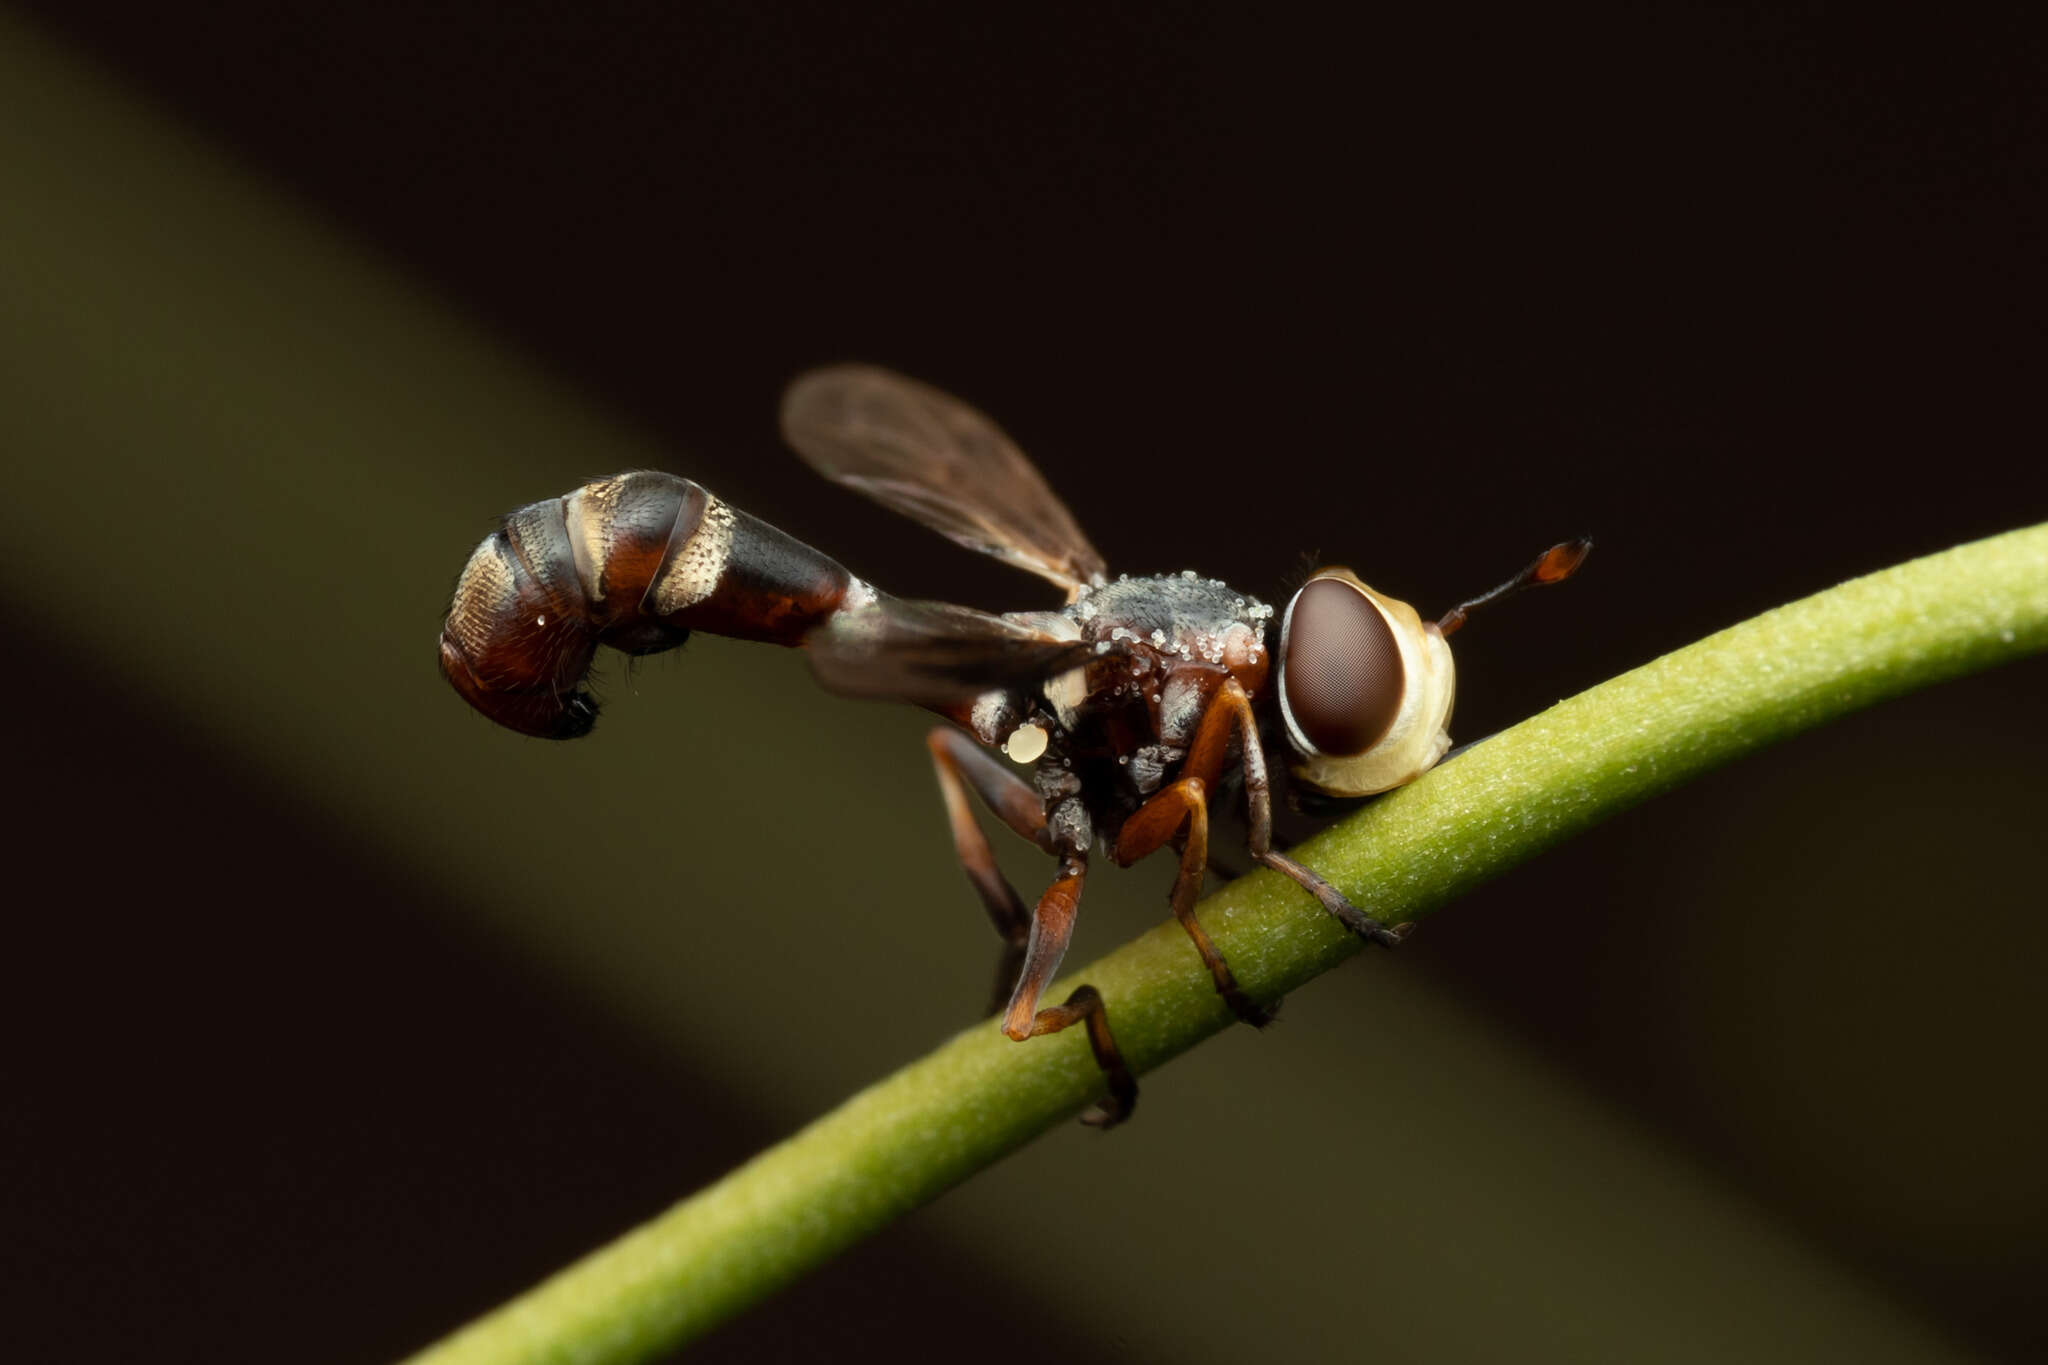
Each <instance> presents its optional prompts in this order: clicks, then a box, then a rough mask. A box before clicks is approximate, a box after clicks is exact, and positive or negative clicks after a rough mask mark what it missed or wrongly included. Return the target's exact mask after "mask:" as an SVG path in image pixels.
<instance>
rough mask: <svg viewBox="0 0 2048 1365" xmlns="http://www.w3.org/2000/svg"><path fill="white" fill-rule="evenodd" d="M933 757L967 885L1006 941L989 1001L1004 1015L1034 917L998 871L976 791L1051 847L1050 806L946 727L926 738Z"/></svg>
mask: <svg viewBox="0 0 2048 1365" xmlns="http://www.w3.org/2000/svg"><path fill="white" fill-rule="evenodd" d="M925 744H926V746H927V747H929V748H930V749H931V751H932V767H933V768H934V769H936V770H937V772H938V775H939V791H940V792H941V793H942V794H943V795H944V796H945V798H946V823H947V824H948V825H950V826H951V827H952V830H953V848H954V851H955V852H957V853H958V854H959V855H960V866H961V867H962V868H964V869H965V870H966V872H967V880H968V881H970V882H972V883H973V884H974V889H975V891H976V892H978V893H979V894H980V896H981V903H982V904H983V905H984V906H986V907H987V908H988V917H989V921H990V922H991V923H993V924H994V925H995V929H996V933H997V935H998V936H999V937H1001V939H1002V940H1003V949H1002V952H1001V954H1000V955H999V956H998V957H997V960H996V979H995V987H994V990H993V993H992V994H991V996H990V998H989V1004H988V1008H989V1010H990V1011H991V1012H993V1011H995V1010H998V1009H1001V1008H1002V1006H1003V1002H1004V1001H1005V1000H1008V999H1009V998H1010V991H1011V989H1012V987H1014V986H1015V985H1016V984H1017V974H1018V971H1019V970H1020V969H1021V968H1022V967H1023V965H1024V947H1025V944H1026V942H1027V941H1028V940H1029V937H1030V933H1031V912H1030V910H1028V909H1027V908H1025V905H1024V901H1023V899H1022V898H1021V897H1020V896H1018V894H1017V891H1016V888H1015V887H1013V886H1011V885H1010V882H1009V879H1008V878H1007V877H1005V876H1003V873H1002V869H1001V868H999V867H997V866H996V859H995V854H994V853H993V852H992V851H991V850H990V849H989V846H988V838H987V836H986V835H984V834H983V833H982V832H981V825H980V823H979V822H977V821H976V820H975V818H974V811H973V808H972V807H971V806H970V805H969V804H968V801H967V793H968V791H969V790H970V789H972V790H973V792H974V794H975V795H977V796H979V797H980V798H981V799H982V803H983V804H984V805H986V806H987V807H988V808H989V809H990V810H992V811H994V812H995V814H996V818H997V819H999V820H1001V821H1002V822H1003V823H1004V824H1006V825H1008V826H1009V827H1010V828H1011V829H1013V830H1015V831H1017V833H1018V834H1020V835H1022V836H1023V837H1024V838H1026V839H1029V840H1030V841H1031V842H1032V843H1034V844H1037V845H1039V846H1040V847H1044V846H1045V802H1044V801H1043V800H1041V799H1040V797H1039V795H1038V793H1037V792H1035V791H1033V790H1032V788H1031V784H1030V783H1028V782H1026V781H1025V780H1024V779H1023V778H1021V777H1019V776H1017V774H1015V773H1013V772H1011V771H1010V770H1009V769H1008V768H1006V767H1004V766H1003V764H1002V762H1001V760H999V759H997V758H996V757H995V756H994V755H993V754H991V753H989V752H988V751H987V750H986V749H983V748H982V747H981V746H980V745H978V744H976V743H975V742H974V741H973V739H971V738H969V737H968V736H967V735H965V734H963V733H961V732H960V731H958V730H955V729H953V728H951V727H950V726H945V725H941V726H939V727H937V728H936V729H934V730H933V731H932V732H931V733H930V734H929V735H927V736H925Z"/></svg>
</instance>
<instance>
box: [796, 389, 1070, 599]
mask: <svg viewBox="0 0 2048 1365" xmlns="http://www.w3.org/2000/svg"><path fill="white" fill-rule="evenodd" d="M782 434H783V437H784V439H786V440H787V441H788V442H789V443H790V445H792V446H794V447H795V448H796V452H797V454H799V455H801V456H803V458H804V462H805V463H806V464H808V465H810V466H811V468H813V469H815V470H817V471H818V472H819V473H820V474H823V475H824V476H825V477H826V478H828V479H831V480H832V481H833V482H834V483H842V484H845V485H846V486H847V487H848V488H852V489H856V490H858V491H859V492H862V493H865V494H867V496H869V497H871V498H873V499H874V500H875V501H876V502H879V503H881V504H882V505H883V506H885V507H890V508H893V509H895V510H896V511H898V512H901V513H903V515H905V516H907V517H913V518H915V519H916V520H918V521H921V522H923V523H924V524H925V525H927V526H929V527H931V528H932V529H933V530H934V531H937V532H938V533H939V534H941V535H943V536H946V537H949V538H950V539H952V540H955V541H958V542H959V543H960V544H962V545H965V546H966V547H967V548H968V549H970V550H979V551H981V552H982V553H983V554H986V555H994V556H995V557H996V558H997V559H1001V560H1006V561H1008V562H1009V563H1011V564H1015V565H1016V566H1017V567H1018V568H1020V569H1027V570H1029V571H1030V572H1032V573H1035V574H1037V575H1039V576H1040V577H1042V578H1049V579H1051V580H1052V581H1053V582H1055V583H1057V584H1059V585H1060V586H1061V587H1063V588H1065V589H1066V590H1067V593H1068V595H1069V597H1070V598H1071V597H1072V596H1073V595H1075V593H1076V592H1077V591H1078V590H1079V589H1080V588H1081V587H1083V586H1085V585H1087V584H1090V583H1099V582H1100V581H1101V580H1102V575H1103V562H1102V556H1101V554H1100V553H1098V552H1097V551H1096V549H1095V547H1094V546H1093V545H1091V544H1089V543H1088V537H1087V536H1085V535H1083V534H1082V533H1081V528H1080V527H1079V526H1077V525H1075V524H1074V515H1073V513H1071V512H1069V511H1068V510H1067V507H1066V504H1065V503H1063V502H1061V501H1060V500H1059V498H1057V497H1056V496H1054V494H1053V491H1052V490H1051V489H1050V488H1048V487H1046V485H1045V479H1044V477H1043V476H1041V475H1040V474H1039V472H1038V469H1037V467H1036V466H1034V465H1033V464H1032V463H1031V461H1030V460H1028V459H1026V458H1025V456H1024V452H1023V451H1021V450H1019V449H1017V446H1016V444H1015V443H1014V442H1013V441H1011V440H1010V438H1009V437H1007V436H1005V435H1003V433H1002V432H1001V430H999V429H998V428H997V427H996V424H995V423H994V422H991V421H990V420H989V419H988V418H986V417H984V416H983V415H982V414H981V413H979V412H977V411H976V410H975V409H973V408H971V407H969V406H968V405H967V404H965V403H963V402H961V401H960V400H959V399H957V398H954V397H951V396H950V395H948V394H944V393H941V392H939V391H938V390H937V389H935V388H932V387H931V386H930V385H928V384H920V383H918V382H917V381H916V380H914V379H906V378H904V377H903V376H902V375H900V374H896V373H893V372H892V371H889V370H884V369H881V368H879V367H877V366H874V365H834V366H830V367H828V368H826V369H822V370H812V371H811V372H810V373H808V374H805V375H801V376H799V377H798V378H797V380H796V382H795V383H793V384H791V385H790V386H789V389H788V391H787V392H785V393H784V394H783V396H782Z"/></svg>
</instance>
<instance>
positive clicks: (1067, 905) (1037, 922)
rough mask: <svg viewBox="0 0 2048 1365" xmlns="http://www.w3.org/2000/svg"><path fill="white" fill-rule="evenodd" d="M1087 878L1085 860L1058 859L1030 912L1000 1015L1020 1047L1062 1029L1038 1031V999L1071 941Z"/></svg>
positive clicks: (1056, 969) (1073, 856)
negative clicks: (1019, 967)
mask: <svg viewBox="0 0 2048 1365" xmlns="http://www.w3.org/2000/svg"><path fill="white" fill-rule="evenodd" d="M1087 878H1088V863H1087V861H1086V860H1085V859H1083V858H1080V857H1078V856H1076V855H1073V854H1069V855H1067V856H1066V857H1064V858H1062V859H1060V875H1059V876H1058V878H1057V879H1055V880H1054V882H1053V884H1052V885H1051V886H1049V887H1047V888H1046V889H1045V894H1044V895H1043V896H1040V897H1039V898H1038V909H1037V910H1035V911H1033V912H1032V915H1031V937H1030V939H1029V940H1028V941H1027V942H1026V944H1025V947H1024V970H1023V972H1022V973H1020V974H1019V975H1018V977H1017V989H1016V990H1015V991H1013V992H1011V994H1010V1004H1009V1007H1008V1008H1007V1009H1005V1010H1004V1011H1003V1032H1004V1033H1006V1034H1008V1035H1009V1036H1010V1037H1012V1038H1015V1039H1016V1040H1017V1041H1018V1042H1020V1043H1021V1042H1023V1041H1024V1040H1025V1039H1026V1038H1032V1037H1036V1036H1037V1035H1038V1034H1041V1033H1057V1032H1059V1031H1060V1030H1061V1029H1063V1028H1065V1027H1066V1024H1050V1025H1048V1026H1046V1027H1044V1028H1040V1027H1038V1020H1039V1019H1040V1017H1041V1016H1040V1013H1039V1009H1038V997H1039V996H1041V995H1044V994H1045V988H1046V987H1047V986H1049V985H1051V984H1052V976H1053V973H1054V972H1056V971H1058V970H1059V969H1060V959H1061V958H1063V957H1065V956H1066V955H1067V944H1068V943H1070V942H1072V941H1073V937H1074V912H1075V911H1077V910H1079V909H1080V907H1081V884H1082V882H1084V881H1086V880H1087ZM1047 1013H1048V1014H1049V1013H1051V1011H1047ZM1069 1022H1071V1021H1069Z"/></svg>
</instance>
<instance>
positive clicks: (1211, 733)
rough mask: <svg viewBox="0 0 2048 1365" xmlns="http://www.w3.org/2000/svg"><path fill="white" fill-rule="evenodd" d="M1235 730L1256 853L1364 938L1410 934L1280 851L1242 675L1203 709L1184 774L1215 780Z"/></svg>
mask: <svg viewBox="0 0 2048 1365" xmlns="http://www.w3.org/2000/svg"><path fill="white" fill-rule="evenodd" d="M1233 729H1234V730H1235V731H1236V732H1237V736H1238V742H1239V745H1240V747H1241V748H1242V749H1243V751H1244V798H1245V814H1246V818H1247V821H1248V823H1249V824H1250V826H1251V829H1250V831H1249V837H1248V839H1247V843H1248V844H1249V845H1250V848H1251V854H1252V857H1254V858H1256V859H1258V861H1260V862H1261V863H1264V864H1265V865H1266V866H1267V867H1270V868H1272V869H1273V870H1274V871H1275V872H1281V873H1285V874H1286V875H1287V876H1288V877H1291V878H1292V879H1293V880H1294V881H1295V882H1297V883H1298V884H1299V885H1300V886H1301V888H1302V889H1303V890H1304V891H1307V892H1308V893H1309V894H1310V895H1312V896H1314V897H1315V898H1316V900H1317V901H1318V902H1319V903H1320V904H1321V905H1322V907H1323V909H1324V910H1326V911H1328V912H1329V913H1330V915H1331V917H1332V918H1334V919H1335V920H1336V921H1337V922H1338V923H1340V924H1342V925H1343V926H1344V927H1345V928H1347V929H1349V930H1350V931H1351V932H1352V933H1354V934H1357V935H1358V936H1359V937H1360V938H1363V939H1369V940H1371V941H1372V942H1374V943H1377V944H1379V945H1380V946H1381V947H1383V948H1392V947H1396V946H1398V945H1399V944H1400V942H1401V940H1402V939H1404V938H1406V937H1407V936H1408V932H1409V929H1410V927H1411V926H1409V925H1406V924H1402V925H1396V926H1394V927H1393V928H1389V927H1387V926H1386V925H1384V924H1382V923H1380V922H1379V921H1378V920H1376V919H1374V918H1373V917H1372V916H1370V915H1368V914H1366V913H1365V912H1364V911H1362V910H1360V909H1359V908H1358V907H1357V906H1355V905H1353V904H1352V903H1351V902H1350V901H1349V900H1347V899H1346V898H1345V896H1344V893H1343V892H1341V891H1339V890H1338V889H1337V888H1336V887H1334V886H1332V885H1330V884H1329V883H1328V882H1326V881H1324V880H1323V879H1322V878H1321V877H1319V876H1317V875H1316V874H1315V873H1314V872H1311V871H1309V869H1307V868H1305V867H1303V866H1302V865H1301V864H1300V863H1297V862H1295V861H1294V859H1292V858H1290V857H1288V856H1287V855H1286V854H1284V853H1276V852H1274V850H1273V796H1272V788H1271V785H1270V783H1269V782H1268V780H1267V778H1266V751H1265V747H1264V746H1263V745H1262V744H1260V743H1259V722H1258V717H1256V716H1255V715H1253V714H1252V703H1251V698H1250V697H1248V696H1246V695H1245V690H1244V688H1243V687H1241V686H1239V685H1238V681H1237V679H1235V678H1231V679H1229V680H1227V681H1226V682H1225V683H1224V684H1223V686H1222V687H1220V688H1218V689H1217V690H1216V696H1215V699H1214V700H1212V701H1211V702H1210V703H1209V709H1208V710H1206V711H1204V712H1203V713H1202V721H1201V724H1200V725H1198V726H1197V727H1196V728H1195V740H1194V743H1193V744H1191V745H1189V746H1188V758H1187V762H1186V764H1184V765H1183V766H1182V768H1181V772H1182V775H1183V777H1184V778H1185V777H1187V776H1194V777H1199V778H1201V779H1202V780H1203V781H1204V782H1208V783H1214V782H1215V780H1216V776H1217V774H1219V773H1220V772H1222V770H1223V760H1224V758H1225V757H1226V756H1227V755H1228V753H1229V749H1230V736H1231V731H1232V730H1233Z"/></svg>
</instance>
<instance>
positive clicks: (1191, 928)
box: [1116, 777, 1273, 1028]
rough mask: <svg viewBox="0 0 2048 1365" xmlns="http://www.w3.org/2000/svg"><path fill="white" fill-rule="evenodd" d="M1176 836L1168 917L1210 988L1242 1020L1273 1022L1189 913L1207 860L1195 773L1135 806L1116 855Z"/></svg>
mask: <svg viewBox="0 0 2048 1365" xmlns="http://www.w3.org/2000/svg"><path fill="white" fill-rule="evenodd" d="M1176 836H1180V839H1181V845H1180V875H1179V876H1177V877H1175V878H1174V881H1173V895H1172V899H1171V903H1172V905H1173V917H1174V918H1175V919H1177V920H1179V921H1180V927H1181V928H1183V929H1185V930H1187V934H1188V937H1189V938H1191V939H1193V940H1194V944H1195V951H1196V952H1198V953H1200V954H1201V955H1202V963H1203V965H1204V966H1206V967H1207V968H1208V969H1209V977H1210V979H1211V980H1213V981H1214V982H1215V983H1216V993H1217V994H1218V995H1220V996H1222V997H1223V999H1224V1001H1225V1002H1226V1003H1227V1004H1228V1005H1229V1006H1230V1008H1231V1011H1232V1012H1233V1013H1235V1014H1236V1015H1237V1017H1238V1018H1240V1019H1242V1020H1244V1022H1245V1023H1247V1024H1250V1025H1252V1026H1253V1027H1255V1028H1264V1027H1265V1026H1266V1025H1267V1024H1270V1023H1272V1022H1273V1015H1272V1012H1271V1011H1270V1010H1267V1009H1264V1008H1262V1007H1261V1006H1259V1005H1257V1004H1255V1003H1253V1001H1252V999H1251V997H1250V996H1248V995H1246V994H1245V993H1244V991H1243V990H1241V989H1240V988H1239V987H1238V984H1237V978H1236V977H1235V976H1233V975H1232V974H1231V971H1230V964H1229V963H1228V962H1225V961H1224V960H1223V954H1222V953H1220V952H1218V951H1217V950H1216V945H1215V943H1214V942H1212V941H1211V940H1210V938H1209V932H1208V930H1206V929H1204V928H1203V927H1202V922H1201V921H1200V920H1198V919H1196V918H1195V902H1196V901H1197V900H1200V899H1201V896H1202V873H1203V870H1204V869H1205V868H1206V867H1207V866H1208V862H1209V794H1208V788H1207V786H1206V785H1205V784H1204V783H1203V781H1202V779H1201V778H1199V777H1183V778H1182V779H1180V781H1178V782H1175V783H1173V784H1171V785H1170V786H1166V787H1162V788H1160V789H1159V790H1158V791H1156V792H1154V793H1153V794H1152V796H1151V798H1150V799H1148V800H1147V801H1146V802H1145V804H1144V805H1142V806H1140V807H1138V809H1137V810H1136V811H1135V812H1133V813H1132V814H1131V816H1130V818H1128V819H1126V820H1125V821H1124V824H1123V828H1122V829H1121V830H1119V831H1118V832H1117V836H1116V860H1117V862H1118V863H1120V864H1122V865H1124V866H1126V867H1128V866H1129V865H1130V864H1132V863H1134V862H1136V861H1138V859H1140V858H1142V857H1144V856H1145V855H1146V854H1148V853H1151V852H1153V851H1154V850H1155V849H1159V848H1164V847H1165V846H1166V845H1167V844H1169V843H1171V842H1173V841H1174V839H1175V837H1176Z"/></svg>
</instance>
